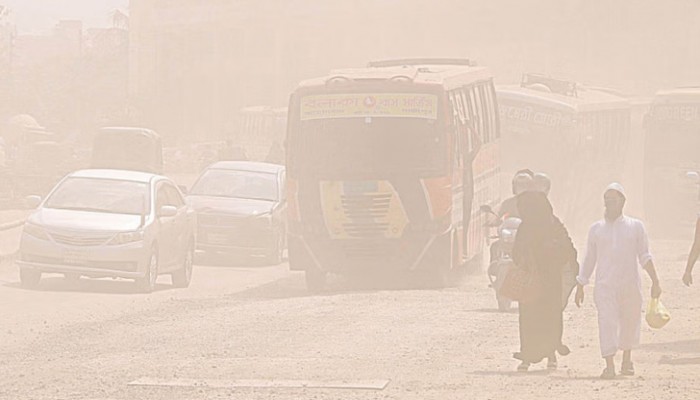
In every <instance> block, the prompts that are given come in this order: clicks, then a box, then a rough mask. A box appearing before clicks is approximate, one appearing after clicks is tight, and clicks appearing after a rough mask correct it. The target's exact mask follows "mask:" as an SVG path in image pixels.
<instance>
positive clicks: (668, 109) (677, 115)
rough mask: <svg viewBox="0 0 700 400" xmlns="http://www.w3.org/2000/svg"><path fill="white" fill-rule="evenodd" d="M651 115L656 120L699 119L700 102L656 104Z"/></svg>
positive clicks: (680, 120) (691, 120)
mask: <svg viewBox="0 0 700 400" xmlns="http://www.w3.org/2000/svg"><path fill="white" fill-rule="evenodd" d="M651 115H652V117H653V118H654V119H655V120H656V121H679V122H682V121H685V122H693V121H700V104H669V105H657V106H654V107H653V108H652V113H651Z"/></svg>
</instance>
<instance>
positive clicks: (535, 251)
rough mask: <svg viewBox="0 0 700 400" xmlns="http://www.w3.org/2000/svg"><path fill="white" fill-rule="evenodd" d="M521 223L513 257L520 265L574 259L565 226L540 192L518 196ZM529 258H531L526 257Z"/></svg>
mask: <svg viewBox="0 0 700 400" xmlns="http://www.w3.org/2000/svg"><path fill="white" fill-rule="evenodd" d="M518 211H519V213H520V218H521V219H522V224H520V227H519V228H518V234H517V237H516V239H515V248H514V250H513V253H514V254H513V257H514V258H515V262H516V263H517V264H519V265H523V266H529V265H530V264H532V263H534V264H535V265H536V266H539V267H544V268H545V269H549V268H547V267H548V266H552V265H558V266H562V265H564V264H565V263H566V262H568V261H570V260H575V259H576V250H575V249H574V246H573V243H572V242H571V239H570V238H569V234H568V232H567V231H566V228H565V227H564V225H563V224H562V223H561V221H559V219H558V218H557V217H555V216H554V209H553V207H552V204H551V203H550V202H549V200H548V199H547V196H546V195H545V194H544V193H542V192H524V193H521V194H520V195H518ZM529 257H532V258H529Z"/></svg>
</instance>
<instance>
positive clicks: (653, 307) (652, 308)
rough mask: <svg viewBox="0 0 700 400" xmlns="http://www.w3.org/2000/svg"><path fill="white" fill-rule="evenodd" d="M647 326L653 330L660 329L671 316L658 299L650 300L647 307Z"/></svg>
mask: <svg viewBox="0 0 700 400" xmlns="http://www.w3.org/2000/svg"><path fill="white" fill-rule="evenodd" d="M646 319H647V324H649V326H650V327H652V328H654V329H661V328H663V327H664V326H666V324H668V321H670V320H671V314H670V313H669V312H668V310H667V309H666V307H664V305H663V304H662V303H661V300H659V299H651V300H650V301H649V306H648V307H647V317H646Z"/></svg>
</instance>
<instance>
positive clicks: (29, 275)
mask: <svg viewBox="0 0 700 400" xmlns="http://www.w3.org/2000/svg"><path fill="white" fill-rule="evenodd" d="M19 281H20V283H21V284H22V287H24V288H27V289H35V288H36V287H38V286H39V282H40V281H41V271H35V270H33V269H27V268H20V270H19Z"/></svg>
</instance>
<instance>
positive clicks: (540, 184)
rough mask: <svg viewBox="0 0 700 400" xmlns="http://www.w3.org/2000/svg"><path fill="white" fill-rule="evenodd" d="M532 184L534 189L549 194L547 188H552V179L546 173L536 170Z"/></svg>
mask: <svg viewBox="0 0 700 400" xmlns="http://www.w3.org/2000/svg"><path fill="white" fill-rule="evenodd" d="M532 186H533V189H534V190H535V191H538V192H542V193H544V194H545V195H549V190H550V189H551V188H552V181H551V179H549V176H547V174H545V173H543V172H538V173H536V174H535V176H534V177H533V178H532Z"/></svg>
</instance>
